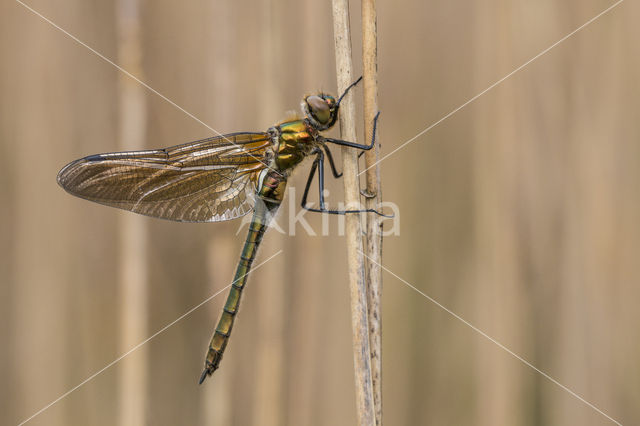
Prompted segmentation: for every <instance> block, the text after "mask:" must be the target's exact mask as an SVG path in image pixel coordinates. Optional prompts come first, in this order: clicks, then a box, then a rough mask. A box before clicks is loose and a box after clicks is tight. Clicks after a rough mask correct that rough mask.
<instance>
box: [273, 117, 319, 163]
mask: <svg viewBox="0 0 640 426" xmlns="http://www.w3.org/2000/svg"><path fill="white" fill-rule="evenodd" d="M273 130H275V131H276V132H278V133H279V134H278V135H277V136H278V137H277V140H278V146H277V148H276V149H277V152H276V157H275V167H276V168H277V169H278V170H279V171H281V172H286V171H290V170H292V169H293V168H294V167H295V166H297V165H298V164H299V163H300V162H301V161H302V160H303V159H304V157H306V156H307V154H308V153H309V152H310V151H311V149H312V148H313V146H314V142H315V138H316V136H317V131H315V130H314V129H313V128H312V127H311V126H310V125H309V124H307V122H305V121H304V120H295V121H286V122H284V123H281V124H280V125H278V126H276V127H275V128H273Z"/></svg>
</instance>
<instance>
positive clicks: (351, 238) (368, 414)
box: [333, 0, 375, 426]
mask: <svg viewBox="0 0 640 426" xmlns="http://www.w3.org/2000/svg"><path fill="white" fill-rule="evenodd" d="M333 33H334V39H335V52H336V74H337V79H338V92H339V93H341V92H343V91H344V90H345V89H346V88H347V87H348V86H349V84H351V82H352V81H353V80H354V78H353V75H352V74H353V71H352V69H353V64H352V60H351V33H350V28H349V2H348V0H333ZM340 132H341V136H342V138H343V139H345V140H350V141H355V140H356V131H355V108H354V104H353V100H352V94H349V95H347V96H346V97H345V98H344V99H343V100H342V103H341V104H340ZM342 162H343V173H344V176H343V180H344V194H345V202H346V206H347V208H358V206H359V205H360V187H359V183H358V158H357V152H356V151H355V150H353V149H350V148H343V149H342ZM345 220H346V238H347V257H348V265H349V289H350V294H351V326H352V332H353V358H354V359H353V361H354V369H355V381H356V408H357V414H358V424H359V425H361V426H364V425H374V424H375V414H374V406H373V388H372V382H371V362H370V351H369V327H368V318H367V316H368V313H367V294H366V287H365V281H364V261H363V256H362V227H361V224H360V216H359V215H357V214H348V215H347V216H346V219H345Z"/></svg>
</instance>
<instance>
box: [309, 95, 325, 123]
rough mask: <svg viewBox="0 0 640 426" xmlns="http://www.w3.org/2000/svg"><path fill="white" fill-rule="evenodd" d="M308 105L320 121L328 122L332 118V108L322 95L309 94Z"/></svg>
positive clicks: (314, 116) (312, 113)
mask: <svg viewBox="0 0 640 426" xmlns="http://www.w3.org/2000/svg"><path fill="white" fill-rule="evenodd" d="M307 105H309V112H310V113H311V115H313V118H315V119H316V120H317V121H318V123H320V124H327V123H328V122H329V120H330V119H331V109H330V108H329V104H327V101H326V100H324V99H323V98H321V97H320V96H316V95H313V96H309V97H308V98H307Z"/></svg>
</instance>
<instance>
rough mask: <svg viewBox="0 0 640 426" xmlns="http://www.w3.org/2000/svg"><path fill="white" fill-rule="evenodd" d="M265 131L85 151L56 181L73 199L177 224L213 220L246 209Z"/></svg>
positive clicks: (262, 152)
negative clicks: (159, 146)
mask: <svg viewBox="0 0 640 426" xmlns="http://www.w3.org/2000/svg"><path fill="white" fill-rule="evenodd" d="M270 145H271V139H270V137H269V135H268V134H266V133H232V134H229V135H224V136H217V137H213V138H209V139H203V140H200V141H195V142H190V143H186V144H182V145H177V146H174V147H171V148H165V149H158V150H150V151H132V152H115V153H109V154H97V155H91V156H88V157H85V158H81V159H79V160H76V161H74V162H72V163H69V164H68V165H66V166H65V167H64V168H63V169H62V170H60V173H58V183H59V184H60V186H62V187H63V188H64V189H65V190H66V191H67V192H69V193H70V194H73V195H75V196H77V197H81V198H85V199H87V200H91V201H95V202H96V203H100V204H104V205H107V206H111V207H117V208H120V209H125V210H130V211H132V212H136V213H140V214H144V215H147V216H153V217H158V218H162V219H169V220H176V221H181V222H216V221H222V220H227V219H234V218H236V217H240V216H243V215H245V214H247V213H249V212H250V211H251V209H252V208H253V203H254V193H255V180H256V177H257V175H258V173H259V172H260V170H262V169H264V168H265V167H267V164H266V155H265V153H266V150H267V148H269V146H270Z"/></svg>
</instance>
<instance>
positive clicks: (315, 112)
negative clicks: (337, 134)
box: [302, 93, 338, 130]
mask: <svg viewBox="0 0 640 426" xmlns="http://www.w3.org/2000/svg"><path fill="white" fill-rule="evenodd" d="M302 112H303V113H304V115H305V117H306V118H307V120H309V123H311V125H312V126H313V127H314V128H316V129H317V130H327V129H329V128H330V127H332V126H333V125H334V124H336V120H337V119H338V104H337V103H336V100H335V98H334V97H333V96H331V95H327V94H324V93H319V94H317V95H311V96H307V97H305V98H304V99H303V100H302Z"/></svg>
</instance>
